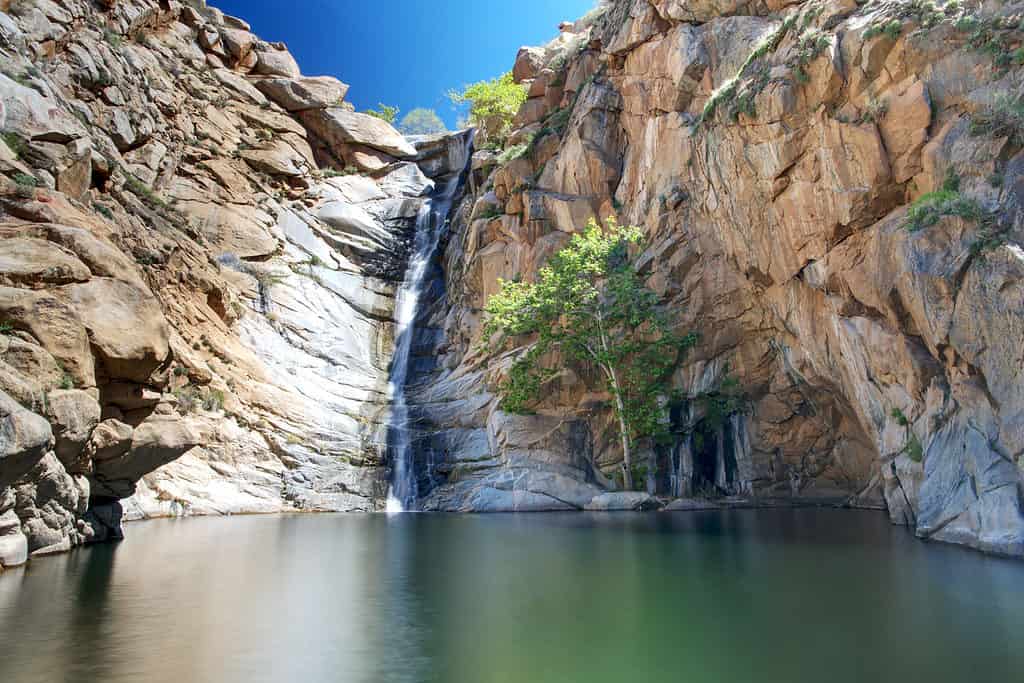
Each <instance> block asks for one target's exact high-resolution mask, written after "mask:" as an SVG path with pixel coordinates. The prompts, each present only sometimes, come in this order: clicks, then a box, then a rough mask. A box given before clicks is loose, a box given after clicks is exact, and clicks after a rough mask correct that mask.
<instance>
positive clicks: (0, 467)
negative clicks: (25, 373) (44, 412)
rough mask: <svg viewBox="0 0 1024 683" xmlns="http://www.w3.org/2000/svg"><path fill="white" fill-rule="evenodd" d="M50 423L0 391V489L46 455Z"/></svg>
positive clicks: (49, 437) (51, 433)
mask: <svg viewBox="0 0 1024 683" xmlns="http://www.w3.org/2000/svg"><path fill="white" fill-rule="evenodd" d="M52 441H53V432H52V431H51V429H50V423H49V422H47V421H46V419H45V418H43V417H41V416H39V415H36V414H35V413H32V412H29V411H28V410H26V409H25V408H23V407H21V406H20V405H19V404H18V403H17V402H15V400H14V399H12V398H11V397H10V396H8V395H7V394H5V393H3V392H0V489H3V488H4V487H6V486H8V485H10V484H12V483H14V482H15V481H17V480H18V479H19V478H20V477H21V476H22V475H24V474H25V473H26V472H28V471H29V470H31V469H32V468H33V467H35V466H36V464H37V463H38V462H39V461H40V459H41V458H42V457H43V456H44V455H46V452H47V451H48V450H49V448H50V444H51V443H52Z"/></svg>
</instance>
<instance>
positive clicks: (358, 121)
mask: <svg viewBox="0 0 1024 683" xmlns="http://www.w3.org/2000/svg"><path fill="white" fill-rule="evenodd" d="M300 117H301V118H302V122H303V123H304V124H306V127H307V128H309V129H310V130H311V131H312V132H313V133H315V134H316V135H318V136H319V137H321V138H322V139H323V140H324V141H325V142H327V144H328V145H331V146H341V145H347V144H357V145H362V146H365V147H370V148H373V149H376V150H379V151H381V152H384V153H385V154H390V155H391V156H393V157H397V158H399V159H404V158H409V157H414V156H416V148H415V147H413V146H412V145H411V144H410V143H409V142H408V141H407V140H406V139H405V138H404V137H402V135H401V134H400V133H399V132H398V131H397V130H395V129H394V128H393V127H392V126H391V125H390V124H389V123H387V122H386V121H382V120H381V119H378V118H376V117H373V116H369V115H368V114H359V113H356V112H352V111H347V110H345V109H342V108H340V107H331V108H329V109H321V110H309V111H303V112H302V113H301V114H300Z"/></svg>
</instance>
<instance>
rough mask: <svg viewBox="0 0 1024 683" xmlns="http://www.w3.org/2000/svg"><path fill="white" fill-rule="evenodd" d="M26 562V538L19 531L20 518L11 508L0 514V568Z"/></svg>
mask: <svg viewBox="0 0 1024 683" xmlns="http://www.w3.org/2000/svg"><path fill="white" fill-rule="evenodd" d="M26 562H28V539H27V538H26V537H25V534H23V533H22V532H21V520H19V519H18V516H17V515H16V514H14V511H13V510H8V511H7V512H5V513H3V514H2V515H0V570H2V569H3V568H4V567H17V566H19V565H22V564H25V563H26Z"/></svg>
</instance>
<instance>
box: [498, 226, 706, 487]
mask: <svg viewBox="0 0 1024 683" xmlns="http://www.w3.org/2000/svg"><path fill="white" fill-rule="evenodd" d="M642 242H643V236H642V233H641V231H640V229H639V228H636V227H627V226H620V225H619V224H618V223H617V222H616V220H615V219H614V218H609V219H608V220H607V222H606V224H605V226H604V227H603V228H602V226H600V225H598V223H597V221H595V220H593V219H591V221H590V222H589V223H588V224H587V227H586V230H584V232H583V233H577V234H574V235H573V236H572V239H571V241H570V242H569V244H567V245H566V246H565V247H563V248H562V249H561V250H559V251H558V252H557V253H556V254H555V255H554V256H552V257H551V259H550V260H549V261H548V264H547V265H546V266H544V267H543V268H541V269H540V271H539V272H538V273H537V278H536V281H535V282H533V283H526V282H509V281H505V280H502V281H501V282H500V285H501V290H500V291H499V292H498V293H497V294H495V295H493V296H491V298H490V299H489V300H488V302H487V306H486V308H485V311H486V313H487V318H486V322H485V325H484V335H485V339H487V340H488V343H489V344H490V348H489V350H490V351H491V352H497V351H501V350H503V349H504V348H505V347H506V346H507V344H508V342H509V340H510V338H512V337H516V336H519V335H535V341H534V342H533V343H532V344H531V345H530V346H529V348H528V349H527V350H526V352H525V353H523V354H522V355H521V356H520V357H519V358H518V359H517V360H516V361H515V362H514V363H513V365H512V367H511V369H510V370H509V373H508V378H507V379H506V380H505V381H504V382H503V383H502V385H501V387H500V391H501V393H502V408H503V409H505V410H508V411H509V412H513V413H525V412H529V405H530V404H531V403H533V402H534V401H536V400H537V398H539V397H540V395H541V389H542V387H543V385H544V383H545V382H546V381H547V380H549V379H550V378H552V377H553V376H555V375H556V374H557V371H556V370H553V369H550V368H545V367H542V365H541V362H542V360H543V357H544V356H545V355H546V354H548V353H549V352H552V351H558V352H560V353H561V355H562V357H563V358H565V359H566V360H574V361H577V362H582V363H587V364H590V365H592V366H596V367H597V368H598V369H599V370H600V372H601V374H602V375H603V378H604V380H605V382H606V384H607V388H608V392H609V393H610V394H611V396H612V400H613V404H612V405H613V409H614V412H615V417H616V418H617V420H618V426H619V436H620V438H621V441H622V478H623V483H624V485H625V487H626V488H627V489H632V488H633V457H632V454H633V449H634V446H635V445H636V442H637V441H638V440H639V439H642V438H645V437H655V438H657V437H660V436H662V435H664V434H666V427H665V424H666V420H665V419H664V418H665V417H666V415H665V410H666V409H665V406H664V401H663V400H662V399H663V397H664V396H665V395H666V394H667V393H668V392H667V391H666V385H667V382H668V378H669V375H670V374H671V372H672V370H673V369H674V368H675V367H676V366H677V365H678V364H679V360H680V357H681V354H682V353H683V352H684V351H685V350H686V349H687V348H689V347H691V346H693V344H694V343H696V335H694V334H687V335H683V336H679V335H676V334H674V333H673V332H672V331H671V330H670V329H669V327H668V324H667V322H666V320H665V318H664V316H663V315H662V314H661V313H660V311H659V309H658V298H657V295H655V294H654V292H652V291H651V290H649V289H648V288H647V287H645V286H644V284H643V280H642V279H641V277H640V276H639V274H638V273H637V271H636V268H635V267H634V266H633V264H632V262H631V261H630V258H629V247H630V245H638V244H641V243H642Z"/></svg>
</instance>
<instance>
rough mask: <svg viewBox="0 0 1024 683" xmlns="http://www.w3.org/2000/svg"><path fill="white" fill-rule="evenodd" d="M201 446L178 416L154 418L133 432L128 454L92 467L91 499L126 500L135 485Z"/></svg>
mask: <svg viewBox="0 0 1024 683" xmlns="http://www.w3.org/2000/svg"><path fill="white" fill-rule="evenodd" d="M199 444H200V434H199V432H197V431H196V430H195V429H193V427H192V426H191V425H190V424H189V423H188V422H186V421H185V420H183V419H182V418H181V417H179V416H177V415H160V414H153V415H151V416H150V417H148V418H147V419H146V420H144V421H143V422H142V423H141V424H139V425H138V426H137V427H136V428H135V431H134V432H132V440H131V446H130V448H129V449H128V452H127V453H124V454H123V455H120V456H115V457H111V458H108V459H103V460H98V461H96V463H95V468H94V472H93V475H92V492H93V496H94V497H109V498H126V497H128V496H130V495H131V494H132V493H133V492H134V490H135V482H137V481H138V480H139V479H141V478H142V477H143V476H144V475H146V474H149V473H150V472H152V471H153V470H155V469H156V468H158V467H160V466H161V465H166V464H167V463H169V462H172V461H174V460H176V459H177V458H179V457H181V456H182V455H184V454H185V453H187V452H188V451H190V450H191V449H193V448H195V447H196V446H198V445H199Z"/></svg>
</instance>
